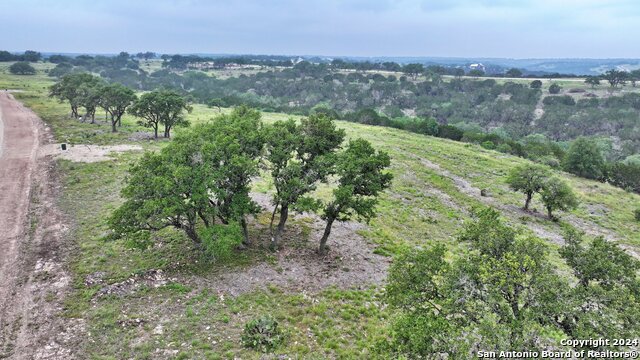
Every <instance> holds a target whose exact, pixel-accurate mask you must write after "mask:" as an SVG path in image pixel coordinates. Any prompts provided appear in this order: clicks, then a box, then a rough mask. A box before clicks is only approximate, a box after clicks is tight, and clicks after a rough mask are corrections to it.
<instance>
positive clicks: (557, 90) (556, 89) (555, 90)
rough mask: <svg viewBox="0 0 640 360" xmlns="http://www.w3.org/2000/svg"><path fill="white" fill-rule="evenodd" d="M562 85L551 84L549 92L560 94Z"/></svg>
mask: <svg viewBox="0 0 640 360" xmlns="http://www.w3.org/2000/svg"><path fill="white" fill-rule="evenodd" d="M560 90H562V87H561V86H560V85H558V84H556V83H553V84H551V85H549V94H559V93H560Z"/></svg>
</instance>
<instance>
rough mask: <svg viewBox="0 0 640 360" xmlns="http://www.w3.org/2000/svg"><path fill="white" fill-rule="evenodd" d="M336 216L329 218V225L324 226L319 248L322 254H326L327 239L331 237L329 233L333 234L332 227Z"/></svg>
mask: <svg viewBox="0 0 640 360" xmlns="http://www.w3.org/2000/svg"><path fill="white" fill-rule="evenodd" d="M334 220H335V218H329V219H327V225H326V226H325V227H324V234H322V238H321V239H320V248H318V253H319V254H320V255H324V252H325V250H326V249H325V247H326V245H327V240H328V239H329V235H331V227H332V226H333V221H334Z"/></svg>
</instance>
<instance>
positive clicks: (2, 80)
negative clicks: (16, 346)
mask: <svg viewBox="0 0 640 360" xmlns="http://www.w3.org/2000/svg"><path fill="white" fill-rule="evenodd" d="M50 84H52V80H51V79H50V78H48V77H46V76H45V75H44V74H42V73H40V74H38V75H36V76H32V77H24V76H22V77H21V76H12V75H7V74H5V73H2V74H0V88H3V89H4V88H7V89H12V91H13V94H14V96H15V97H16V98H17V99H19V100H20V101H22V102H24V104H25V105H26V106H28V107H29V108H31V109H33V110H34V111H35V112H36V113H37V114H38V115H39V116H40V117H41V118H42V119H43V120H44V121H45V122H46V123H47V124H48V126H50V128H51V131H52V133H53V135H54V137H55V141H56V142H58V143H62V142H64V143H70V144H73V145H74V148H73V149H72V150H73V151H77V152H79V153H80V155H79V157H78V158H76V159H78V160H82V159H83V157H82V156H81V155H82V154H81V153H82V150H81V149H82V148H83V146H84V145H120V144H127V145H137V146H139V147H141V148H142V149H144V150H158V149H160V148H162V147H163V146H166V143H167V142H166V141H153V140H149V139H148V137H146V136H145V135H144V134H145V133H147V132H148V129H145V128H142V127H140V126H138V125H136V123H135V120H134V119H133V118H131V117H128V116H127V117H125V118H123V127H122V131H120V132H119V133H117V134H112V133H110V125H109V124H107V123H105V122H103V121H100V119H99V121H98V123H97V124H89V123H80V122H78V121H76V120H73V119H68V118H67V112H68V109H67V105H65V104H59V103H57V102H56V101H54V100H52V99H49V98H48V97H46V93H47V90H46V89H47V87H48V86H49V85H50ZM227 111H229V109H226V108H223V109H221V110H217V109H211V108H207V107H205V106H203V105H196V106H195V107H194V111H193V112H192V113H191V114H189V120H190V121H191V122H192V123H194V124H195V123H199V122H204V121H208V120H209V119H212V118H214V117H215V116H216V115H218V114H219V113H220V112H227ZM99 115H100V114H99ZM288 117H289V115H286V114H281V113H263V120H264V121H265V122H267V123H269V122H273V121H275V120H279V119H286V118H288ZM337 123H338V126H339V127H341V128H343V129H345V130H346V132H347V136H348V137H349V138H353V137H362V138H364V139H367V140H369V141H370V142H371V143H372V144H373V145H374V146H375V147H376V148H377V149H381V150H385V151H387V152H388V153H389V154H390V155H391V157H392V167H391V172H392V173H393V174H394V181H393V184H392V186H391V188H390V189H389V190H387V191H386V192H385V194H384V196H383V198H382V200H381V203H380V205H379V208H378V215H377V217H376V218H375V219H373V221H371V223H370V224H359V223H345V224H341V225H339V226H337V227H336V229H335V233H334V235H333V238H332V239H330V242H329V246H330V253H329V256H328V257H327V258H318V257H317V256H316V255H314V253H313V249H314V248H315V244H316V242H317V239H318V238H319V236H320V234H321V231H322V224H321V223H320V221H319V219H318V216H317V215H314V214H295V215H294V218H293V221H292V223H291V224H290V225H289V227H288V229H287V233H286V238H285V247H284V249H282V250H281V251H279V252H275V253H272V252H270V251H268V250H267V249H266V247H267V246H266V244H267V242H268V230H267V226H268V221H269V216H270V210H271V205H270V204H269V197H268V195H269V194H270V192H271V191H272V184H270V183H269V181H267V180H266V178H265V177H261V178H258V179H256V181H255V182H254V184H253V197H254V198H255V199H257V200H258V201H259V202H260V203H261V205H263V206H264V207H265V209H264V211H263V212H262V213H261V214H260V215H259V216H258V217H257V218H256V219H255V220H254V221H253V223H252V227H251V235H252V236H253V237H255V239H257V240H258V245H257V246H255V247H253V248H250V249H247V250H242V251H240V250H239V251H237V252H236V253H234V255H233V256H232V257H231V258H229V259H223V260H220V261H211V259H207V258H205V257H204V256H202V255H201V254H200V253H199V252H198V251H197V249H195V248H194V247H193V246H191V245H190V243H188V242H185V241H183V240H184V238H183V235H182V234H181V233H178V232H175V231H168V230H165V231H162V232H161V233H160V234H159V235H158V239H156V240H157V241H156V244H155V245H154V246H152V247H150V248H148V249H146V250H141V249H138V248H137V247H136V246H134V244H131V243H128V242H126V241H124V240H116V241H113V240H106V239H105V235H106V234H107V233H108V231H107V230H108V228H107V225H106V221H105V219H106V218H107V217H108V216H109V214H110V213H111V212H112V211H113V209H115V208H116V207H117V206H118V205H119V204H120V203H121V202H122V199H121V198H120V196H119V191H120V189H121V187H122V184H123V180H124V178H125V176H126V171H127V169H128V167H129V164H130V163H131V162H132V161H133V160H135V159H137V158H139V157H140V156H141V154H142V151H138V150H134V151H127V152H123V153H119V154H115V155H114V156H113V157H112V158H110V159H108V160H106V161H99V162H91V163H89V162H82V161H70V160H64V159H59V160H57V162H56V170H57V173H58V174H59V175H60V182H61V184H62V190H61V194H60V198H59V201H58V205H59V206H60V208H61V209H62V211H63V212H64V214H65V216H66V219H68V225H69V227H70V229H71V230H70V232H69V233H68V235H67V242H68V244H69V246H70V247H71V248H72V250H71V251H70V255H69V263H68V264H66V265H65V268H67V269H68V271H69V272H70V274H71V276H72V279H73V280H72V282H71V283H72V286H71V288H69V289H68V290H66V292H65V293H62V294H57V295H63V296H64V300H62V298H61V297H53V296H52V298H45V299H40V300H39V301H53V302H60V303H61V306H62V307H63V309H64V310H63V314H64V316H65V317H66V318H68V319H70V321H73V323H74V324H75V325H76V326H74V327H71V328H70V330H68V331H66V332H64V333H62V334H60V335H59V339H58V341H59V343H60V344H61V346H63V347H64V346H67V347H77V349H79V350H80V351H81V352H83V353H85V354H88V355H90V356H89V357H93V358H101V359H109V358H134V357H135V358H154V359H158V358H161V359H162V358H184V359H186V358H211V359H216V358H234V357H241V358H260V356H261V354H259V353H257V352H254V351H252V350H248V349H245V348H243V347H242V344H241V343H240V334H241V332H242V330H243V327H244V324H245V323H246V322H247V321H248V320H249V319H253V318H255V317H257V316H259V315H261V314H263V313H265V312H269V313H271V314H273V315H274V316H275V317H276V318H277V319H278V320H279V321H280V322H281V324H282V325H283V327H284V328H285V329H286V332H287V337H288V339H287V341H286V343H285V345H284V346H283V347H282V348H280V349H278V352H277V353H278V354H298V355H300V356H303V357H305V356H306V357H311V358H327V357H334V358H335V357H351V358H353V357H367V354H369V353H370V352H371V349H372V347H373V345H374V344H375V342H376V340H377V339H381V338H385V337H387V336H388V333H387V328H386V324H387V320H388V318H389V312H388V310H387V309H386V308H385V307H384V306H383V305H382V304H381V300H380V297H379V294H380V292H381V289H382V285H383V284H384V281H385V278H386V271H387V267H388V264H389V263H390V262H391V261H392V259H393V256H394V255H396V254H398V253H399V252H400V250H401V249H403V248H407V247H409V248H413V247H425V246H427V245H431V244H436V243H444V244H446V246H447V247H448V248H449V249H451V250H454V251H466V250H465V249H466V247H467V245H466V244H461V243H458V242H457V241H456V240H455V235H456V234H457V233H458V232H459V231H460V228H461V226H462V224H464V223H465V222H466V221H468V220H469V219H470V213H471V210H472V209H473V208H474V207H478V206H491V207H493V208H495V209H497V210H499V211H500V212H501V213H502V214H503V216H504V217H505V218H506V219H508V221H509V222H510V223H512V224H514V225H516V226H521V227H523V228H524V229H527V231H529V232H531V233H532V234H535V235H536V236H538V237H540V238H542V239H545V240H546V241H547V242H548V244H549V245H550V247H551V249H552V255H551V257H552V260H553V261H554V262H555V263H557V264H559V265H560V267H561V268H566V267H565V266H564V265H563V262H562V260H561V259H560V257H559V256H558V254H557V251H556V250H557V248H558V247H559V246H560V245H561V244H563V238H562V233H563V228H562V227H563V226H564V225H566V224H569V225H571V226H573V227H576V228H579V229H582V230H584V231H586V232H587V233H588V234H590V235H603V236H604V237H605V238H606V239H607V240H609V241H614V242H617V243H619V244H621V245H622V246H623V247H624V248H625V249H626V251H627V252H628V253H630V254H632V255H633V256H635V257H636V258H640V222H637V221H635V220H634V218H633V216H634V215H633V210H634V209H636V208H637V207H638V206H639V205H640V195H637V194H632V193H628V192H625V191H623V190H621V189H618V188H615V187H612V186H610V185H607V184H603V183H599V182H595V181H591V180H586V179H582V178H577V177H574V176H572V175H568V174H566V173H562V172H558V171H555V173H556V174H557V175H558V176H560V177H561V178H563V179H564V180H566V181H567V182H568V183H569V184H570V186H571V187H572V188H573V189H574V190H575V192H576V193H577V195H578V198H579V200H580V205H579V207H578V208H577V209H576V210H574V211H571V212H570V213H561V214H560V221H559V222H553V221H550V220H549V219H547V217H546V216H545V215H544V211H543V210H542V206H541V204H540V203H539V200H538V199H536V200H535V201H534V203H533V208H535V209H537V210H534V211H533V212H524V211H522V210H521V206H522V204H523V201H524V199H523V196H521V194H518V193H514V192H512V191H511V190H509V189H508V187H507V185H506V184H505V179H506V175H507V173H508V171H509V170H510V169H512V168H513V167H515V166H517V165H520V164H524V163H528V162H529V161H528V160H525V159H522V158H518V157H514V156H511V155H506V154H503V153H499V152H496V151H492V150H486V149H484V148H482V147H480V146H478V145H472V144H464V143H460V142H454V141H450V140H446V139H441V138H435V137H430V136H425V135H419V134H414V133H409V132H406V131H402V130H396V129H391V128H384V127H375V126H368V125H361V124H355V123H349V122H342V121H339V122H337ZM176 131H177V132H179V131H180V129H177V130H176ZM86 148H87V149H92V148H90V147H86ZM328 190H329V189H327V188H326V187H323V188H320V189H319V190H318V194H317V195H318V196H319V197H323V196H326V195H327V194H328ZM481 190H484V191H483V192H484V193H485V196H481ZM55 280H56V274H49V275H48V276H46V277H43V279H42V280H41V281H43V282H53V281H55ZM71 319H73V320H71Z"/></svg>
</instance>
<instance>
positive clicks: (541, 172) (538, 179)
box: [507, 165, 551, 210]
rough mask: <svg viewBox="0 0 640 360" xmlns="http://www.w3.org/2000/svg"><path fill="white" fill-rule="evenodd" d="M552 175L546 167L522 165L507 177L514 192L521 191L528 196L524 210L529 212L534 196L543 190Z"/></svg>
mask: <svg viewBox="0 0 640 360" xmlns="http://www.w3.org/2000/svg"><path fill="white" fill-rule="evenodd" d="M550 175H551V173H550V171H549V170H548V169H547V168H546V167H544V166H541V165H522V166H518V167H516V168H514V169H513V170H511V172H510V173H509V176H508V177H507V184H509V187H510V188H511V189H512V190H513V191H520V192H522V193H524V194H525V195H526V200H525V203H524V210H529V204H530V203H531V199H532V198H533V195H534V194H535V193H537V192H539V191H540V190H542V187H543V185H544V183H545V181H546V179H547V178H548V177H549V176H550Z"/></svg>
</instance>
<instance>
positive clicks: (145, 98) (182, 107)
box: [128, 90, 192, 139]
mask: <svg viewBox="0 0 640 360" xmlns="http://www.w3.org/2000/svg"><path fill="white" fill-rule="evenodd" d="M191 109H192V108H191V106H189V105H188V104H187V101H186V100H185V99H184V98H183V97H182V96H181V95H180V94H178V93H176V92H174V91H170V90H156V91H152V92H149V93H146V94H143V95H142V96H140V97H139V98H138V99H137V100H136V101H134V102H133V104H132V105H131V106H130V107H129V110H128V112H129V113H130V114H131V115H133V116H136V117H139V118H142V119H144V120H142V121H139V123H140V125H143V126H145V127H149V128H152V129H153V132H154V136H155V138H156V139H157V138H158V128H159V126H160V125H164V137H165V138H168V137H170V136H171V129H172V128H173V127H174V126H189V121H187V119H186V118H185V117H184V112H185V111H186V112H191Z"/></svg>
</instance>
